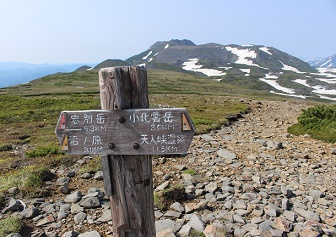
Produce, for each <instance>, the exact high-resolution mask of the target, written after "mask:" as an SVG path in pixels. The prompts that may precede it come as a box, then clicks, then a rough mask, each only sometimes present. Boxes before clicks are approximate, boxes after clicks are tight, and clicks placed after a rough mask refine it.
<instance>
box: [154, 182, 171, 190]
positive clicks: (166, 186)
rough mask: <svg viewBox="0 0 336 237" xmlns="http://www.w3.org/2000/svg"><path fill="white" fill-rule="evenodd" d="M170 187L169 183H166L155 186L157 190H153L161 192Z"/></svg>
mask: <svg viewBox="0 0 336 237" xmlns="http://www.w3.org/2000/svg"><path fill="white" fill-rule="evenodd" d="M169 185H170V182H169V181H166V182H164V183H162V184H160V185H159V186H157V188H156V189H155V190H156V191H163V190H164V189H166V188H168V187H169Z"/></svg>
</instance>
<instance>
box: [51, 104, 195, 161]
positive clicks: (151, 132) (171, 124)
mask: <svg viewBox="0 0 336 237" xmlns="http://www.w3.org/2000/svg"><path fill="white" fill-rule="evenodd" d="M194 133H195V127H194V125H193V123H192V121H191V119H190V117H189V115H188V113H187V111H186V109H179V108H170V109H128V110H122V111H106V110H89V111H63V112H62V113H61V115H60V119H59V122H58V124H57V126H56V134H57V137H58V139H59V141H60V144H61V149H62V150H63V151H64V152H66V153H69V154H107V155H109V154H113V155H146V154H186V153H187V151H188V148H189V145H190V142H191V140H192V137H193V135H194ZM135 148H136V149H135Z"/></svg>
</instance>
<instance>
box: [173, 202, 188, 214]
mask: <svg viewBox="0 0 336 237" xmlns="http://www.w3.org/2000/svg"><path fill="white" fill-rule="evenodd" d="M169 208H170V209H172V210H175V211H178V212H181V213H183V212H184V211H185V210H184V207H183V206H182V204H181V203H179V202H174V203H173V204H171V205H170V207H169Z"/></svg>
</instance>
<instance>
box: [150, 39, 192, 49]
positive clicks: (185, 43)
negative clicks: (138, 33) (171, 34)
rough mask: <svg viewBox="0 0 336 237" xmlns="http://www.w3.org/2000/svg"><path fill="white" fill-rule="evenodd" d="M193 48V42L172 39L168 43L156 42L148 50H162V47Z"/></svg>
mask: <svg viewBox="0 0 336 237" xmlns="http://www.w3.org/2000/svg"><path fill="white" fill-rule="evenodd" d="M167 45H168V46H195V45H196V44H194V42H192V41H191V40H187V39H182V40H179V39H172V40H169V41H158V42H156V43H155V44H153V45H152V46H151V47H150V49H155V48H162V47H168V46H167Z"/></svg>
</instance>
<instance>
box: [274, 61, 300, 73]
mask: <svg viewBox="0 0 336 237" xmlns="http://www.w3.org/2000/svg"><path fill="white" fill-rule="evenodd" d="M279 62H280V63H281V64H282V70H285V71H292V72H296V73H305V72H301V71H299V70H298V69H297V68H295V67H292V66H288V65H286V64H284V63H283V62H281V61H280V60H279Z"/></svg>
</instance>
